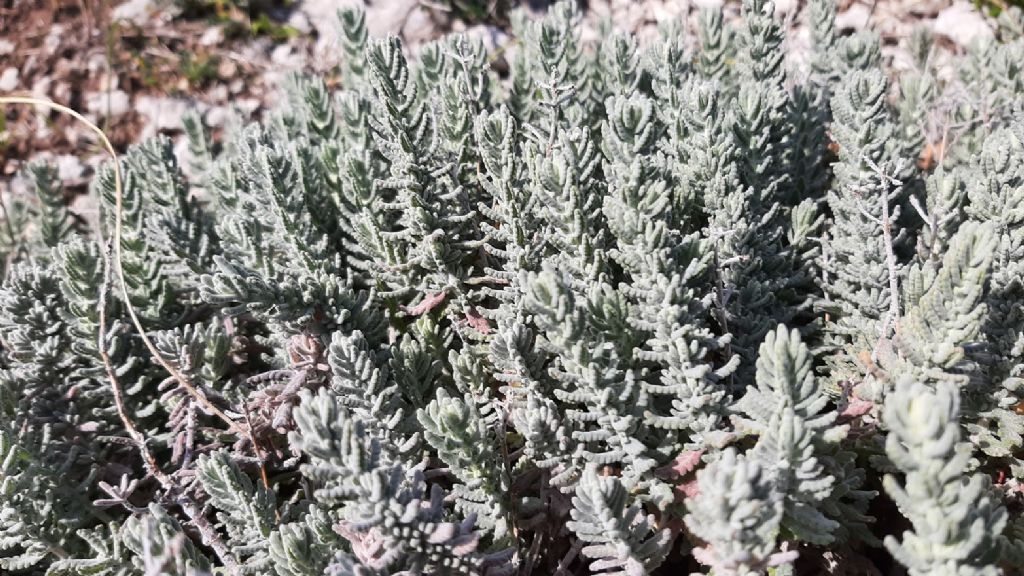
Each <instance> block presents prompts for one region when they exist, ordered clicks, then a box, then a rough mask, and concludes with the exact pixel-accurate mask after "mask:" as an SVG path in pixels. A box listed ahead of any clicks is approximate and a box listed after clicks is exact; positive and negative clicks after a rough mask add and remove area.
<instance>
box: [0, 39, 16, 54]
mask: <svg viewBox="0 0 1024 576" xmlns="http://www.w3.org/2000/svg"><path fill="white" fill-rule="evenodd" d="M11 52H14V42H11V41H10V40H4V39H2V38H0V56H7V55H8V54H10V53H11Z"/></svg>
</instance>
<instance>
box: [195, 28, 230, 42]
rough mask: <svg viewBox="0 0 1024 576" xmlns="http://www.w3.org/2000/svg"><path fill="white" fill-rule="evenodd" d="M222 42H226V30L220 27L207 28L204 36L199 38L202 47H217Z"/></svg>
mask: <svg viewBox="0 0 1024 576" xmlns="http://www.w3.org/2000/svg"><path fill="white" fill-rule="evenodd" d="M222 42H224V29H223V28H221V27H220V26H211V27H210V28H207V29H206V31H205V32H203V35H202V36H200V37H199V45H200V46H216V45H218V44H220V43H222Z"/></svg>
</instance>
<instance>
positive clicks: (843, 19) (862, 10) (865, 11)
mask: <svg viewBox="0 0 1024 576" xmlns="http://www.w3.org/2000/svg"><path fill="white" fill-rule="evenodd" d="M870 17H871V9H870V8H868V7H867V6H866V5H864V4H854V5H852V6H850V8H849V9H847V10H846V11H845V12H840V13H839V14H836V29H837V30H860V29H861V28H863V27H864V26H866V25H867V23H868V19H869V18H870Z"/></svg>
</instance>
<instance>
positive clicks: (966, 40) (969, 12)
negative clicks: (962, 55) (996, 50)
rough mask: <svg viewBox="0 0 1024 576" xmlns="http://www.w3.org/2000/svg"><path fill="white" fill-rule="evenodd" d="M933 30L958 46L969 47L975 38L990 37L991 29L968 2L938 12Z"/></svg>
mask: <svg viewBox="0 0 1024 576" xmlns="http://www.w3.org/2000/svg"><path fill="white" fill-rule="evenodd" d="M934 30H935V33H936V34H941V35H943V36H946V37H947V38H949V39H950V40H952V41H953V42H956V43H957V44H959V45H960V46H967V45H969V44H970V43H971V42H972V41H973V40H974V39H975V38H991V37H992V28H991V27H989V25H988V22H986V21H985V17H984V16H982V15H981V14H980V13H978V11H977V10H976V9H975V8H974V6H973V5H972V4H971V3H970V2H957V3H955V4H953V5H952V6H950V7H949V8H946V9H945V10H943V11H942V12H940V13H939V17H938V18H936V19H935V29H934Z"/></svg>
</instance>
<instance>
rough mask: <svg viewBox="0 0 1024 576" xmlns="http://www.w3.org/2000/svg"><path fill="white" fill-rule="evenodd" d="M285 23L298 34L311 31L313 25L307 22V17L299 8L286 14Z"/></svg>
mask: <svg viewBox="0 0 1024 576" xmlns="http://www.w3.org/2000/svg"><path fill="white" fill-rule="evenodd" d="M287 24H288V25H289V26H291V27H292V28H294V29H295V30H296V31H297V32H299V33H300V34H309V33H310V32H312V31H313V25H312V24H310V23H309V17H308V16H306V14H305V13H304V12H302V11H300V10H296V11H294V12H292V13H291V14H290V15H289V16H288V22H287Z"/></svg>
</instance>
